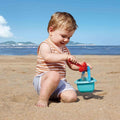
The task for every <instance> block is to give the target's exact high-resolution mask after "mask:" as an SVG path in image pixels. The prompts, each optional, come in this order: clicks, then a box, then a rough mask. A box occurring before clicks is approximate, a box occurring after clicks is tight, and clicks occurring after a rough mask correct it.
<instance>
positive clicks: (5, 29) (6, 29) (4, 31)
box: [0, 16, 13, 38]
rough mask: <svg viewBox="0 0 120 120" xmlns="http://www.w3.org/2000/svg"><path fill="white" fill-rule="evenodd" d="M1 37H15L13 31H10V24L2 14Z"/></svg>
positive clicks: (0, 23) (0, 20) (0, 17)
mask: <svg viewBox="0 0 120 120" xmlns="http://www.w3.org/2000/svg"><path fill="white" fill-rule="evenodd" d="M0 37H2V38H10V37H13V33H12V32H11V31H10V26H8V25H7V22H6V20H5V19H4V17H3V16H0Z"/></svg>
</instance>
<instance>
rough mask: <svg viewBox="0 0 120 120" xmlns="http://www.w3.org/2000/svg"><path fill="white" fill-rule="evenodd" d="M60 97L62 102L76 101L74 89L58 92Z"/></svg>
mask: <svg viewBox="0 0 120 120" xmlns="http://www.w3.org/2000/svg"><path fill="white" fill-rule="evenodd" d="M60 99H61V101H62V102H76V101H77V94H76V92H75V91H74V90H66V91H63V92H62V93H61V94H60Z"/></svg>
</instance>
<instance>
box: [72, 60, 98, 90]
mask: <svg viewBox="0 0 120 120" xmlns="http://www.w3.org/2000/svg"><path fill="white" fill-rule="evenodd" d="M76 65H77V66H78V67H81V66H82V67H83V70H82V76H81V78H80V79H78V80H76V81H75V82H74V83H75V84H76V85H77V88H78V91H79V92H93V91H94V87H95V82H96V79H94V78H93V77H91V73H90V67H89V66H87V65H86V63H85V62H84V63H83V64H82V65H80V64H76ZM83 65H84V66H83ZM86 66H87V67H86ZM86 68H87V69H86ZM79 71H80V68H79ZM85 71H87V74H88V77H84V74H85ZM80 72H81V71H80Z"/></svg>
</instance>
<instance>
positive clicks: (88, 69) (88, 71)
mask: <svg viewBox="0 0 120 120" xmlns="http://www.w3.org/2000/svg"><path fill="white" fill-rule="evenodd" d="M87 73H88V82H90V81H91V73H90V67H89V66H87Z"/></svg>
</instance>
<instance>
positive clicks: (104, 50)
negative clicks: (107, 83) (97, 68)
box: [0, 45, 120, 55]
mask: <svg viewBox="0 0 120 120" xmlns="http://www.w3.org/2000/svg"><path fill="white" fill-rule="evenodd" d="M37 47H38V46H0V55H37ZM67 47H68V49H69V50H70V52H71V54H72V55H120V45H119V46H108V45H107V46H106V45H104V46H101V45H100V46H98V45H93V46H92V45H91V46H87V45H83V46H82V45H80V46H67Z"/></svg>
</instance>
